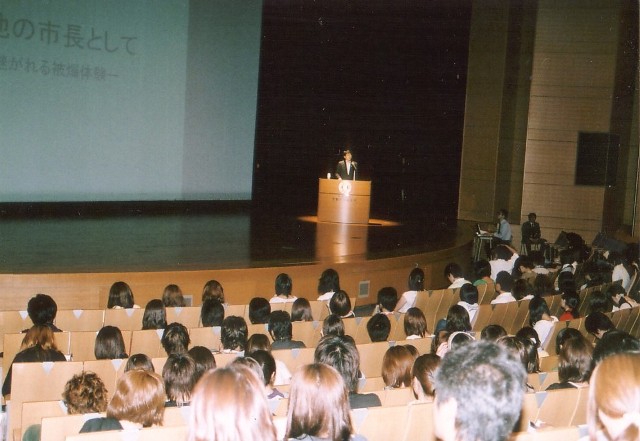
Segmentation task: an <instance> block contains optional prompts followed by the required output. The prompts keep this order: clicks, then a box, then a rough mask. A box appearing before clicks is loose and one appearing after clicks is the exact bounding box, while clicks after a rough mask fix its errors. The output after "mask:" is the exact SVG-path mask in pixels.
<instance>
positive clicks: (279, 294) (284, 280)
mask: <svg viewBox="0 0 640 441" xmlns="http://www.w3.org/2000/svg"><path fill="white" fill-rule="evenodd" d="M292 290H293V281H292V280H291V277H289V275H288V274H285V273H280V274H278V275H277V276H276V281H275V292H276V293H275V295H274V296H273V297H271V299H270V300H269V303H293V302H294V301H295V300H296V299H297V297H296V296H294V295H293V294H291V291H292Z"/></svg>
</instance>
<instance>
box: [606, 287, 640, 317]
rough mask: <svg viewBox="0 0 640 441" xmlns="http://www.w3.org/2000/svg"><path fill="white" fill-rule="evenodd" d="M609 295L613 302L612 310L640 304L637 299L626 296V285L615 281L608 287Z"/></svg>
mask: <svg viewBox="0 0 640 441" xmlns="http://www.w3.org/2000/svg"><path fill="white" fill-rule="evenodd" d="M607 296H608V297H609V299H610V300H611V303H612V304H613V308H612V312H616V311H619V310H621V309H630V308H632V307H635V306H638V303H636V301H635V300H633V299H632V298H631V297H627V296H626V291H625V289H624V287H623V286H621V285H619V284H617V283H614V284H613V285H611V286H610V287H609V289H607Z"/></svg>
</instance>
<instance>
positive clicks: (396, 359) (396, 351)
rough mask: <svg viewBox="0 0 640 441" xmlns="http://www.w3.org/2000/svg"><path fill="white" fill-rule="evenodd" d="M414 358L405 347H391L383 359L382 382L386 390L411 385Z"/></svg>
mask: <svg viewBox="0 0 640 441" xmlns="http://www.w3.org/2000/svg"><path fill="white" fill-rule="evenodd" d="M414 361H415V358H414V356H413V355H412V354H411V352H410V351H409V350H408V349H407V348H406V347H404V346H391V347H390V348H389V349H387V352H385V354H384V357H383V358H382V370H381V373H382V380H383V381H384V385H385V389H398V388H401V387H409V386H410V385H411V368H412V367H413V362H414Z"/></svg>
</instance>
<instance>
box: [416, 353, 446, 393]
mask: <svg viewBox="0 0 640 441" xmlns="http://www.w3.org/2000/svg"><path fill="white" fill-rule="evenodd" d="M439 365H440V357H438V356H437V355H436V354H423V355H421V356H419V357H418V358H416V361H415V362H414V363H413V366H412V367H411V388H412V389H413V396H414V397H415V398H416V400H417V401H418V402H431V401H433V399H434V397H435V396H436V389H435V386H434V384H433V376H434V373H435V371H436V369H437V368H438V366H439Z"/></svg>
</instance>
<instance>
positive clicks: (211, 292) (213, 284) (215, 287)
mask: <svg viewBox="0 0 640 441" xmlns="http://www.w3.org/2000/svg"><path fill="white" fill-rule="evenodd" d="M207 299H216V300H217V301H219V302H220V303H222V305H223V306H225V307H226V306H227V304H226V303H225V301H224V288H223V287H222V284H221V283H220V282H218V281H217V280H209V281H208V282H207V283H205V284H204V287H203V288H202V303H204V301H205V300H207Z"/></svg>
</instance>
